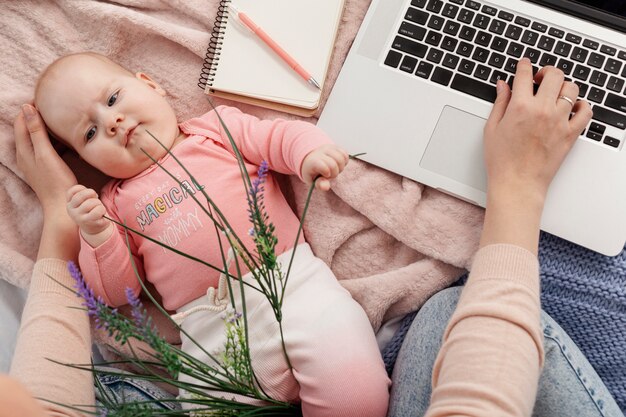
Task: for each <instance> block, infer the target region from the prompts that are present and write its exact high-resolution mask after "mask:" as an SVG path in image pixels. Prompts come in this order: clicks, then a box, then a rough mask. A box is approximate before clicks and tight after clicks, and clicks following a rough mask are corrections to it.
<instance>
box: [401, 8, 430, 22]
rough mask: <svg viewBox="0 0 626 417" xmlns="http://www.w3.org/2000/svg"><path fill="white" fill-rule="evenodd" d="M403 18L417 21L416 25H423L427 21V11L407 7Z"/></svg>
mask: <svg viewBox="0 0 626 417" xmlns="http://www.w3.org/2000/svg"><path fill="white" fill-rule="evenodd" d="M404 18H405V19H406V20H409V21H411V22H414V23H417V24H418V25H423V24H425V23H426V22H427V21H428V13H426V12H423V11H421V10H417V9H416V8H414V7H409V10H407V11H406V14H405V15H404Z"/></svg>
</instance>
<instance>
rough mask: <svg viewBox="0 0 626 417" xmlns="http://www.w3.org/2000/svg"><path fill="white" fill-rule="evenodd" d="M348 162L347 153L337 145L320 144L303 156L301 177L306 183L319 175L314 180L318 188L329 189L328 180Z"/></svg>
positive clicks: (337, 173) (309, 182)
mask: <svg viewBox="0 0 626 417" xmlns="http://www.w3.org/2000/svg"><path fill="white" fill-rule="evenodd" d="M347 163H348V154H347V153H346V151H344V150H343V149H341V148H340V147H338V146H337V145H331V144H329V145H322V146H320V147H319V148H317V149H315V150H314V151H311V152H309V154H308V155H307V156H306V157H305V158H304V161H303V162H302V178H304V181H305V182H306V183H307V184H311V183H312V182H313V180H315V178H316V177H317V176H318V175H321V178H319V179H318V180H317V181H316V182H315V187H316V188H317V189H318V190H322V191H328V190H330V181H329V180H331V179H332V178H335V177H337V175H339V173H340V172H341V171H343V169H344V168H345V166H346V164H347Z"/></svg>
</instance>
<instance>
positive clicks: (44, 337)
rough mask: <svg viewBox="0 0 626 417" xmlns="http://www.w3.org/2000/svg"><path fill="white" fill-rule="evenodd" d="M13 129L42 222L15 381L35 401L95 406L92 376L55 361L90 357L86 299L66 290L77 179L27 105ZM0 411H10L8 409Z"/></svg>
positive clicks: (56, 410)
mask: <svg viewBox="0 0 626 417" xmlns="http://www.w3.org/2000/svg"><path fill="white" fill-rule="evenodd" d="M14 130H15V142H16V152H17V162H18V167H19V169H20V170H21V171H22V172H23V173H24V176H25V179H26V181H27V182H28V184H29V185H30V186H31V188H32V189H33V191H35V193H36V194H37V197H38V198H39V201H40V202H41V205H42V208H43V216H44V224H43V231H42V236H41V243H40V245H39V252H38V256H37V262H36V264H35V268H34V271H33V276H32V279H31V284H30V289H29V293H28V299H27V301H26V306H25V308H24V313H23V315H22V322H21V327H20V331H19V335H18V341H17V345H16V348H15V355H14V358H13V362H12V364H11V376H13V377H14V378H15V379H17V380H19V381H20V382H21V383H22V384H23V385H24V386H25V387H26V388H27V389H28V391H29V392H30V393H31V394H32V395H33V396H34V397H36V398H40V399H43V400H49V401H54V402H58V403H61V404H81V405H91V404H94V390H93V377H92V375H91V373H89V372H85V371H80V370H75V369H72V368H69V367H66V366H62V365H57V364H55V363H53V362H52V361H51V360H54V361H58V362H61V363H78V364H87V363H89V362H90V357H91V338H90V328H89V319H88V317H87V314H86V312H85V311H83V310H82V309H78V308H82V307H81V300H80V299H79V298H78V297H77V296H75V295H74V294H73V292H71V291H70V290H68V289H66V288H64V287H63V286H67V287H70V288H71V287H72V285H73V280H72V278H71V276H70V274H69V272H68V270H67V261H68V260H73V261H75V260H76V257H77V254H78V246H79V243H78V231H77V227H76V225H74V223H73V222H72V221H71V220H70V218H69V217H68V215H67V211H66V208H65V191H66V190H67V189H68V188H69V187H70V186H72V185H73V184H75V183H76V178H75V176H74V174H73V173H72V171H71V170H70V169H69V167H68V166H67V165H66V164H65V163H64V162H63V161H62V159H61V158H60V157H59V156H58V155H57V153H56V152H55V150H54V149H53V147H52V145H51V143H50V141H49V139H48V136H47V134H46V130H45V127H44V125H43V122H42V120H41V118H40V117H39V115H38V113H37V112H36V111H35V109H34V108H33V107H32V106H29V105H26V106H25V109H24V112H23V113H21V114H20V115H18V117H17V118H16V119H15V123H14ZM53 278H54V279H53ZM55 280H56V281H58V282H55ZM5 381H6V380H5ZM9 385H11V383H9ZM20 398H27V396H23V397H20ZM4 400H6V398H5V399H4ZM0 401H3V399H1V398H0ZM20 401H21V402H22V404H23V405H24V407H31V405H29V404H28V400H27V399H26V400H20ZM33 407H40V408H41V409H43V410H45V411H44V414H43V415H48V416H64V415H68V416H69V415H71V416H73V415H78V414H76V413H74V412H72V411H69V410H68V409H67V408H63V407H60V406H57V405H54V404H52V403H50V402H47V401H41V402H40V405H39V406H37V405H35V406H33ZM0 409H4V407H3V405H2V404H0ZM12 415H16V414H12ZM25 415H32V414H25Z"/></svg>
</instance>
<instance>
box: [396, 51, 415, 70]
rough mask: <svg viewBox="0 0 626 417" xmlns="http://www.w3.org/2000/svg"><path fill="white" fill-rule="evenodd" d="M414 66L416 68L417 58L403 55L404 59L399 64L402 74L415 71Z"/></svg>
mask: <svg viewBox="0 0 626 417" xmlns="http://www.w3.org/2000/svg"><path fill="white" fill-rule="evenodd" d="M416 66H417V58H414V57H412V56H408V55H405V56H404V58H403V59H402V63H401V64H400V69H401V70H402V71H404V72H410V73H413V71H415V67H416Z"/></svg>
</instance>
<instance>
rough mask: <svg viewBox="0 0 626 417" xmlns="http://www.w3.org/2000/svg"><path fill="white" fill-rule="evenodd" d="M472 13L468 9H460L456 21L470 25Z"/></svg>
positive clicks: (472, 17)
mask: <svg viewBox="0 0 626 417" xmlns="http://www.w3.org/2000/svg"><path fill="white" fill-rule="evenodd" d="M474 14H475V13H474V12H473V11H471V10H468V9H461V12H460V13H459V15H458V16H457V20H458V21H459V22H462V23H471V22H472V20H473V19H474Z"/></svg>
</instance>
